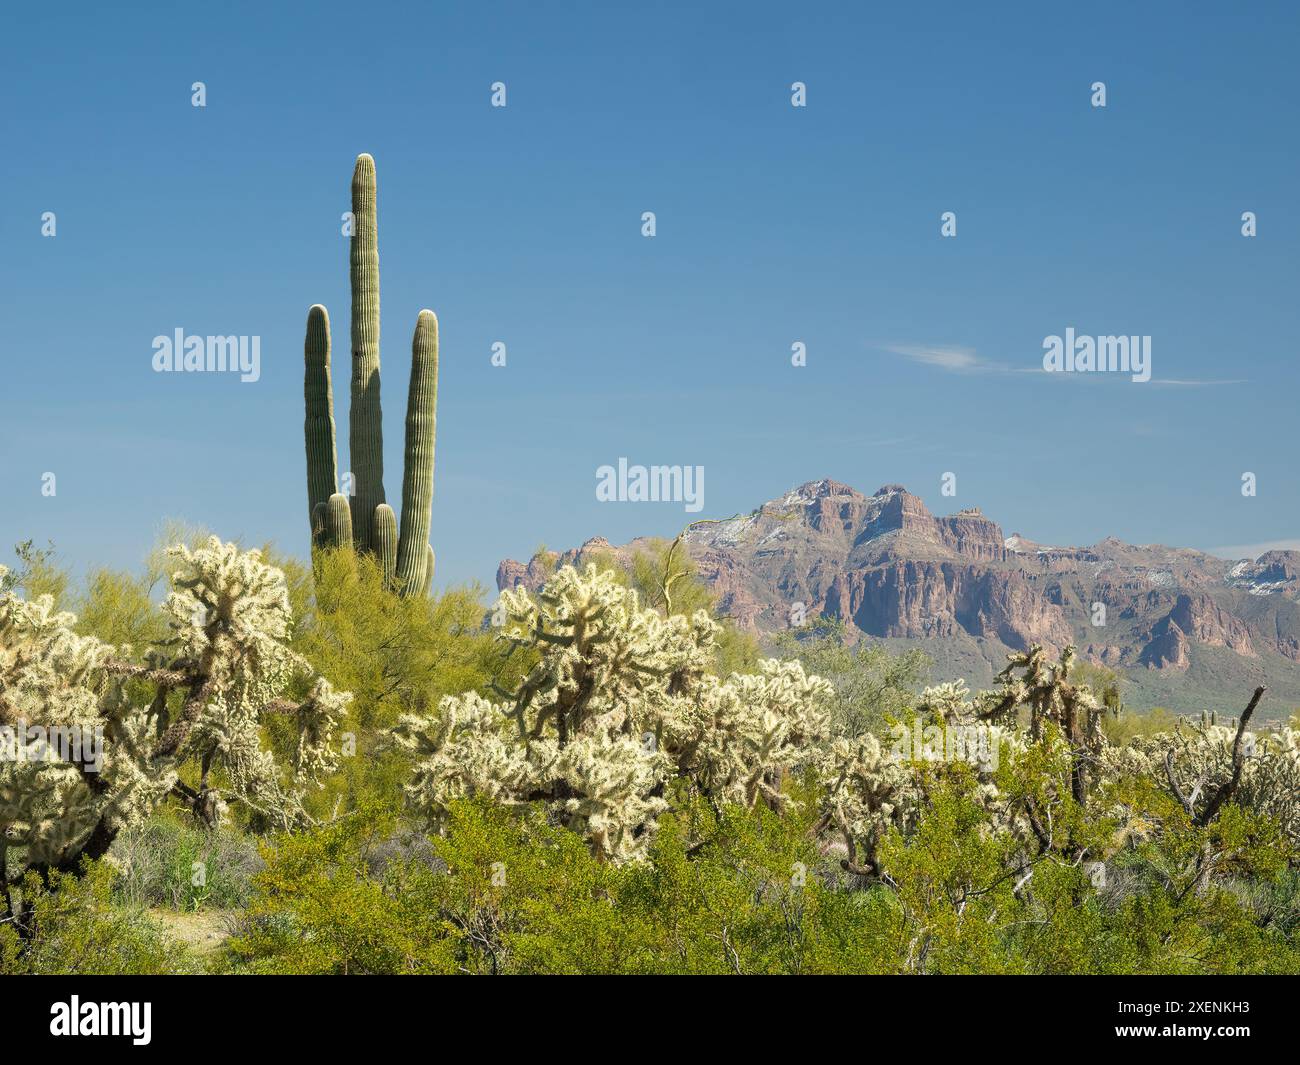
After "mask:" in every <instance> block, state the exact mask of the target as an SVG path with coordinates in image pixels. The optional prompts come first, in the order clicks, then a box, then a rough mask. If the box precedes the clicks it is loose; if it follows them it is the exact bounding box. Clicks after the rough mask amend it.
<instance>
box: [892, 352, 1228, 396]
mask: <svg viewBox="0 0 1300 1065" xmlns="http://www.w3.org/2000/svg"><path fill="white" fill-rule="evenodd" d="M880 350H881V351H887V352H889V353H890V354H891V355H901V356H902V357H903V358H905V359H910V360H911V361H912V362H918V363H920V364H921V365H923V366H933V367H935V368H936V369H939V370H943V371H945V372H947V373H955V374H1032V375H1035V376H1038V377H1042V378H1049V379H1053V380H1061V381H1107V380H1113V381H1124V382H1127V383H1132V379H1131V377H1130V376H1129V375H1128V374H1127V373H1097V372H1091V373H1048V372H1047V371H1045V370H1044V369H1043V368H1042V365H1041V364H1030V365H1027V366H1011V365H1009V364H1007V363H1005V362H998V361H997V360H995V359H987V358H985V357H984V356H983V355H981V354H979V352H977V351H976V350H975V349H974V348H968V347H961V346H959V345H948V344H882V345H880ZM1142 383H1143V384H1150V385H1163V386H1165V387H1167V388H1212V387H1217V386H1220V385H1244V384H1249V383H1250V382H1248V381H1247V380H1245V379H1244V378H1232V379H1225V380H1208V379H1200V378H1178V377H1152V378H1151V380H1150V381H1144V382H1142Z"/></svg>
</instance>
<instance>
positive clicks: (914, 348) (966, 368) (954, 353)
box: [882, 344, 1010, 373]
mask: <svg viewBox="0 0 1300 1065" xmlns="http://www.w3.org/2000/svg"><path fill="white" fill-rule="evenodd" d="M882 350H883V351H887V352H889V353H890V354H891V355H901V356H903V358H905V359H911V360H912V361H913V362H919V363H922V364H923V365H925V366H937V367H938V368H939V369H941V370H947V371H948V372H949V373H1008V372H1010V367H1008V366H1004V365H1002V364H1001V363H996V362H990V361H989V360H988V359H985V358H983V357H981V356H980V355H979V354H977V353H976V351H975V349H974V348H963V347H953V346H948V345H942V344H885V345H883V346H882Z"/></svg>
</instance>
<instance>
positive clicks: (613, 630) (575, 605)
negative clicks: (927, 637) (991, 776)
mask: <svg viewBox="0 0 1300 1065" xmlns="http://www.w3.org/2000/svg"><path fill="white" fill-rule="evenodd" d="M496 617H497V619H498V620H499V621H500V622H501V624H502V634H501V636H502V638H503V639H505V640H507V641H510V642H512V643H515V644H518V645H524V646H528V647H531V648H535V649H536V650H539V651H540V652H541V655H542V657H541V660H540V661H539V662H538V664H537V666H536V667H535V668H534V669H533V671H532V672H531V673H530V674H529V675H528V677H526V678H525V679H524V681H523V682H522V684H521V685H520V686H519V689H518V690H517V691H515V692H511V693H502V694H504V695H506V696H507V697H508V699H507V701H504V702H500V703H492V702H489V701H487V700H485V699H483V698H481V697H480V696H478V695H476V694H474V693H467V694H464V695H459V696H451V697H448V698H446V699H444V700H443V701H442V704H441V705H440V706H439V708H438V711H437V713H436V714H434V715H432V716H427V717H416V716H407V717H405V718H403V720H402V722H401V724H400V726H399V728H398V731H397V738H398V741H399V742H400V743H401V744H402V745H404V746H405V747H406V748H407V749H409V750H411V751H413V752H414V753H416V755H417V757H418V763H417V766H416V770H415V775H414V777H413V779H412V780H411V782H410V784H409V786H408V788H407V792H408V796H409V798H410V800H411V802H412V804H413V805H414V806H415V807H416V808H417V809H419V810H421V811H422V812H423V813H424V814H425V815H426V816H427V817H428V818H429V819H430V821H431V822H433V824H434V825H435V826H437V825H439V824H440V823H441V820H442V818H443V817H444V816H445V813H446V810H447V804H448V803H449V802H450V801H451V800H452V799H454V798H456V797H458V796H462V795H480V796H487V797H490V798H493V799H496V800H498V801H502V802H506V803H510V804H526V803H530V802H537V801H540V802H543V803H545V804H546V806H547V808H548V810H549V812H550V813H551V814H552V816H554V817H556V818H557V819H559V820H562V821H563V822H564V823H566V824H567V825H569V827H571V828H572V829H573V830H574V831H577V832H579V833H581V834H582V835H583V836H584V837H585V838H586V839H587V841H588V843H589V844H590V846H591V847H592V850H593V852H594V853H596V854H597V855H598V856H600V857H602V858H604V859H608V860H613V861H627V860H631V859H636V858H639V857H641V856H642V855H643V854H644V853H645V850H646V847H647V844H648V843H649V840H650V838H651V836H652V834H653V831H654V827H655V819H656V818H657V816H658V815H659V814H660V813H662V812H663V811H664V810H666V809H667V808H668V799H667V797H666V796H667V795H668V792H669V785H670V782H671V781H673V780H678V781H681V782H683V784H684V785H685V786H686V787H687V788H690V789H694V790H695V791H697V792H699V793H702V794H705V795H707V796H709V797H710V798H711V799H712V800H713V801H714V802H716V803H723V802H743V803H749V804H752V803H756V802H766V803H769V804H771V805H773V806H778V805H781V804H782V803H783V802H784V801H785V800H784V797H783V796H782V793H781V781H782V777H783V775H784V774H785V773H787V772H788V771H790V770H791V769H793V768H794V767H796V766H797V765H798V764H800V763H801V761H803V760H804V759H806V758H807V756H808V752H809V751H810V750H811V749H812V747H813V745H815V744H816V743H817V742H818V741H819V740H820V739H821V738H822V736H823V734H824V732H825V729H826V714H825V711H824V709H823V706H824V703H825V702H826V700H827V699H829V697H830V695H831V688H830V685H829V684H828V683H827V682H825V681H823V680H821V679H819V678H816V677H809V676H806V675H805V674H804V671H803V667H802V666H801V665H800V664H799V663H797V662H786V663H781V662H776V661H765V662H763V663H762V664H761V672H760V673H759V674H757V675H753V676H741V675H736V674H733V675H732V676H731V677H728V678H727V679H726V680H720V679H719V678H717V677H715V676H713V675H712V674H711V673H710V672H709V669H710V667H711V666H712V664H713V661H714V657H715V650H714V639H715V637H716V634H717V632H718V626H717V624H716V623H715V622H714V621H712V620H711V619H710V618H709V617H708V616H707V615H706V614H705V613H704V612H703V611H699V612H697V613H696V614H695V615H694V617H691V618H686V617H682V616H680V615H675V616H672V617H668V618H664V617H661V616H660V615H659V614H657V613H656V612H655V611H654V610H649V609H644V608H642V606H641V605H640V602H639V600H638V597H637V594H636V592H634V591H631V590H629V589H627V588H624V587H622V586H620V585H619V584H618V582H617V581H616V580H615V579H614V576H613V574H611V573H609V572H600V571H598V570H597V569H596V568H595V567H594V566H593V567H589V568H588V569H587V571H586V572H585V573H582V574H580V573H578V571H577V570H575V569H574V568H573V567H572V566H566V567H564V568H563V569H561V570H560V571H559V572H558V573H557V574H556V575H555V576H554V577H552V578H551V580H550V581H549V582H548V583H547V584H546V586H545V587H544V588H543V589H542V591H541V593H540V595H539V596H538V598H537V600H533V599H532V598H531V597H530V596H529V595H528V594H527V593H526V592H524V591H522V590H521V591H517V592H511V591H506V592H503V593H502V594H501V599H500V601H499V603H498V607H497V612H496Z"/></svg>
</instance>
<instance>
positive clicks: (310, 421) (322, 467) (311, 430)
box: [303, 303, 339, 544]
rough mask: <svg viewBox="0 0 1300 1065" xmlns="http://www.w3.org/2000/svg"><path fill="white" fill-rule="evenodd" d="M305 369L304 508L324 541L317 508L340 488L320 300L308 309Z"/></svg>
mask: <svg viewBox="0 0 1300 1065" xmlns="http://www.w3.org/2000/svg"><path fill="white" fill-rule="evenodd" d="M303 362H304V364H305V373H304V379H303V393H304V400H305V402H306V409H307V417H306V419H305V421H304V424H303V435H304V436H305V437H306V441H307V512H308V514H309V515H310V517H311V522H312V539H313V541H314V542H315V543H317V544H320V543H321V542H323V535H324V521H323V518H322V515H321V514H320V512H319V511H318V508H324V507H325V506H326V503H327V501H328V500H329V497H330V496H332V495H333V494H334V493H335V492H337V491H338V490H339V481H338V458H337V452H336V442H335V434H334V386H333V383H332V381H331V379H330V319H329V313H328V312H327V311H326V310H325V308H324V307H322V306H321V305H320V304H319V303H318V304H316V306H314V307H312V309H311V310H310V311H308V312H307V336H306V339H305V340H304V341H303Z"/></svg>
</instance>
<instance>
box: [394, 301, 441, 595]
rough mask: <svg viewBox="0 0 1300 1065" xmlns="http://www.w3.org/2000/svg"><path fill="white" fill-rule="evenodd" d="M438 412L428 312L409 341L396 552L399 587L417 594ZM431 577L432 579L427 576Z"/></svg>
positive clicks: (434, 332)
mask: <svg viewBox="0 0 1300 1065" xmlns="http://www.w3.org/2000/svg"><path fill="white" fill-rule="evenodd" d="M437 408H438V318H437V316H436V315H435V314H434V313H433V311H429V310H424V311H421V312H420V316H419V318H418V319H416V323H415V336H414V337H413V338H412V340H411V385H410V389H409V391H408V392H407V397H406V455H405V463H404V468H403V471H402V535H401V540H400V542H399V546H398V550H397V584H398V587H399V588H411V589H414V590H417V591H418V590H419V589H420V588H421V587H422V586H423V585H424V584H425V583H426V582H427V579H428V578H426V577H425V576H424V570H425V565H426V561H427V549H428V546H429V524H430V519H431V513H432V507H433V449H434V441H435V437H436V432H437ZM428 577H430V578H431V577H432V574H429V575H428Z"/></svg>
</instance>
